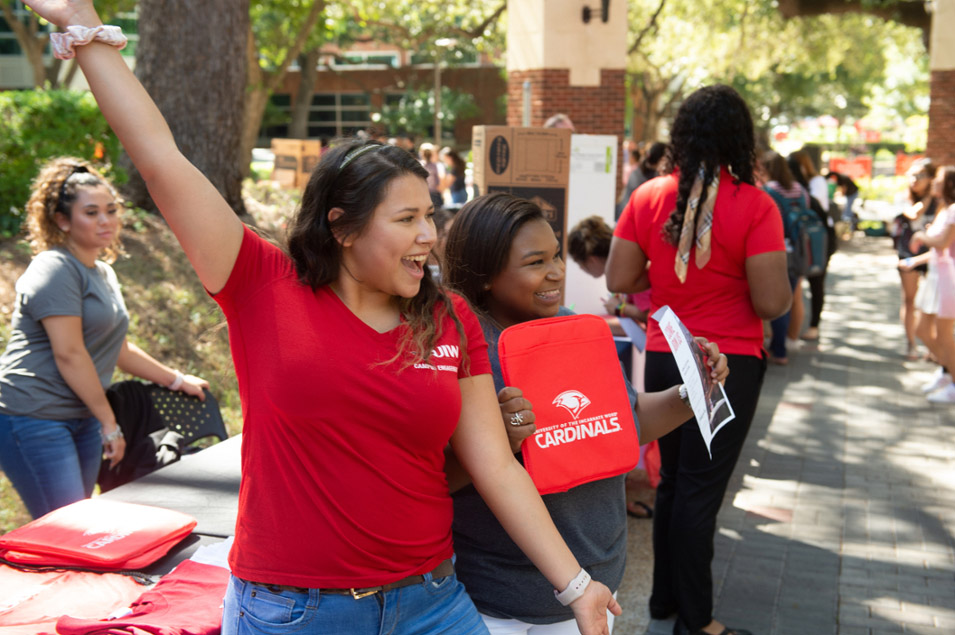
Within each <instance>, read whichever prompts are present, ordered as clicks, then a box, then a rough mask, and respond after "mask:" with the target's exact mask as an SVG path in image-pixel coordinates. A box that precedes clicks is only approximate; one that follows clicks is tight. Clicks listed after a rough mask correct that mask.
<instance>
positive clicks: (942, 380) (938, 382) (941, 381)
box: [922, 366, 952, 392]
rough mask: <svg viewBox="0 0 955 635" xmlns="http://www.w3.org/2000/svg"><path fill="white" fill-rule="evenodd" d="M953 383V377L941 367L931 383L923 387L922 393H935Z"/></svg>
mask: <svg viewBox="0 0 955 635" xmlns="http://www.w3.org/2000/svg"><path fill="white" fill-rule="evenodd" d="M951 383H952V376H951V375H949V374H948V373H946V372H945V368H943V367H942V366H939V367H938V369H936V371H935V374H934V375H932V379H931V381H929V382H928V383H927V384H925V385H924V386H922V392H935V391H936V390H938V389H939V388H944V387H945V386H948V385H949V384H951Z"/></svg>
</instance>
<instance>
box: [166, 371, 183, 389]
mask: <svg viewBox="0 0 955 635" xmlns="http://www.w3.org/2000/svg"><path fill="white" fill-rule="evenodd" d="M185 380H186V376H185V375H183V374H182V373H180V372H179V371H178V370H177V371H176V378H175V379H173V380H172V383H171V384H169V385H168V386H166V388H168V389H169V390H179V389H180V388H181V387H182V382H184V381H185Z"/></svg>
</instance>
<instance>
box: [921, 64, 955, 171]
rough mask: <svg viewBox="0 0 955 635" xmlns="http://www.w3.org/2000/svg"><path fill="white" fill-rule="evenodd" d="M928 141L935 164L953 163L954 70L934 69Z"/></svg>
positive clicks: (954, 157) (930, 90)
mask: <svg viewBox="0 0 955 635" xmlns="http://www.w3.org/2000/svg"><path fill="white" fill-rule="evenodd" d="M929 92H930V94H931V96H932V101H931V104H930V105H929V109H928V143H927V145H926V148H925V154H926V155H927V156H929V157H930V158H931V159H932V162H933V163H935V165H955V70H934V71H932V79H931V84H930V88H929Z"/></svg>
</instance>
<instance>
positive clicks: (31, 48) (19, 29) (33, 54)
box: [0, 2, 47, 88]
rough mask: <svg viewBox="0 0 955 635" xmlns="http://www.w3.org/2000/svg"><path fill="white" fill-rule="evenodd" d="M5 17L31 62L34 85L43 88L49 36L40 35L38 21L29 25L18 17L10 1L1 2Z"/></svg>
mask: <svg viewBox="0 0 955 635" xmlns="http://www.w3.org/2000/svg"><path fill="white" fill-rule="evenodd" d="M0 11H2V14H3V19H4V20H5V21H6V23H7V26H8V27H9V28H10V30H11V31H13V34H14V36H16V38H17V43H18V44H19V45H20V48H21V49H23V54H24V55H25V56H26V58H27V62H28V63H29V64H30V72H31V73H32V74H33V87H34V88H43V84H44V82H45V81H46V66H44V64H43V48H44V47H45V46H46V42H47V36H45V35H44V36H43V37H40V36H39V35H38V30H37V21H36V20H35V19H31V20H30V24H29V26H27V25H26V24H23V22H21V21H20V20H18V19H17V16H16V14H15V13H14V12H13V6H12V4H11V3H9V2H4V3H3V4H0Z"/></svg>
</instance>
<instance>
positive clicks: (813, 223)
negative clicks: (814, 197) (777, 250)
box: [766, 188, 830, 278]
mask: <svg viewBox="0 0 955 635" xmlns="http://www.w3.org/2000/svg"><path fill="white" fill-rule="evenodd" d="M766 191H767V192H768V193H769V195H770V196H772V197H773V200H774V201H775V202H776V206H777V207H779V210H780V212H781V213H782V215H783V231H784V233H785V236H786V256H787V258H786V260H787V264H788V268H789V276H790V277H791V278H814V277H816V276H819V275H821V274H822V273H823V272H824V271H825V270H826V263H827V261H828V260H829V255H830V254H829V251H828V250H829V236H828V232H827V230H826V226H825V224H824V223H823V222H822V220H821V219H820V218H819V216H818V215H817V214H816V213H815V212H814V211H812V210H811V209H810V208H809V207H808V206H807V205H806V203H805V201H804V200H803V197H802V196H797V197H795V198H788V197H785V196H783V195H782V194H781V193H779V192H777V191H776V190H774V189H773V188H766Z"/></svg>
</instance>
